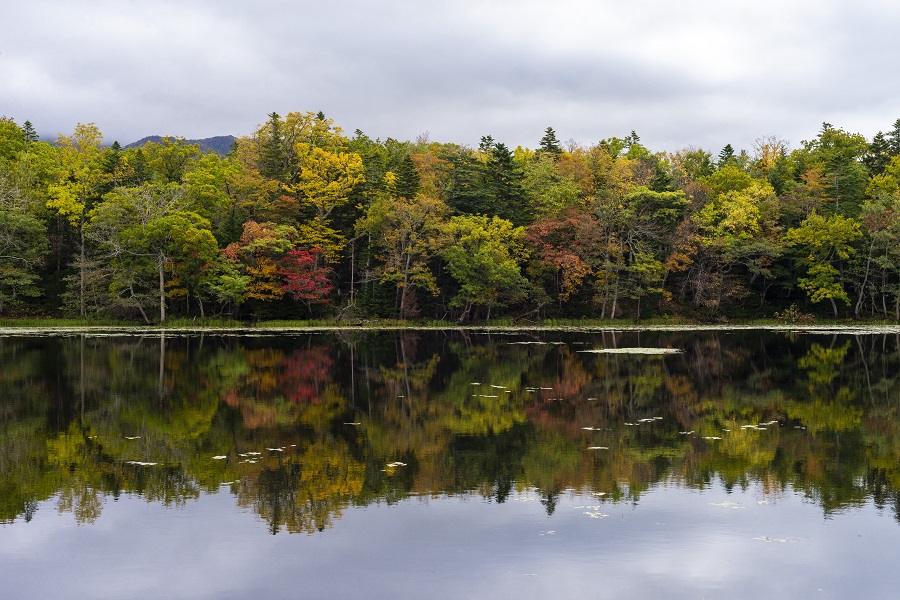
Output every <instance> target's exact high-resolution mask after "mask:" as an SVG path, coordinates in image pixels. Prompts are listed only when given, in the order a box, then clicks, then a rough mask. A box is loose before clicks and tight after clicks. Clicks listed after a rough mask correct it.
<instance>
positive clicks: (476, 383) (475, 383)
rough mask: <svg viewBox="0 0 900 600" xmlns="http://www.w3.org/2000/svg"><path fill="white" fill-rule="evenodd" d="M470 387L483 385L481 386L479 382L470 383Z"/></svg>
mask: <svg viewBox="0 0 900 600" xmlns="http://www.w3.org/2000/svg"><path fill="white" fill-rule="evenodd" d="M469 385H481V384H480V383H478V382H473V383H470V384H469Z"/></svg>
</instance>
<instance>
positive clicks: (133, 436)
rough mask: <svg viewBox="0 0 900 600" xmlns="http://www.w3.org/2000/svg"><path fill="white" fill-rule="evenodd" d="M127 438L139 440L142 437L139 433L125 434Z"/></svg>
mask: <svg viewBox="0 0 900 600" xmlns="http://www.w3.org/2000/svg"><path fill="white" fill-rule="evenodd" d="M125 439H126V440H139V439H141V436H139V435H131V436H129V435H126V436H125Z"/></svg>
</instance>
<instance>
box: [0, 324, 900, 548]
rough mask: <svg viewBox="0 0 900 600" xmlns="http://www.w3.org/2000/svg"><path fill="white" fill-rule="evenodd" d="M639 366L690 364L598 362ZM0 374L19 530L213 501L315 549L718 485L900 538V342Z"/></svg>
mask: <svg viewBox="0 0 900 600" xmlns="http://www.w3.org/2000/svg"><path fill="white" fill-rule="evenodd" d="M637 346H640V347H645V348H647V347H660V348H678V349H682V350H683V352H682V353H680V354H671V355H648V354H628V353H615V354H596V353H586V352H581V350H585V349H591V348H628V347H637ZM0 365H2V371H0V412H2V419H0V423H2V424H0V522H6V523H8V522H11V521H16V520H24V521H29V520H31V519H32V517H33V516H34V514H35V510H37V507H38V505H39V503H40V502H42V501H44V500H48V499H54V500H55V502H56V507H57V509H58V510H59V511H60V512H67V513H71V514H73V515H74V517H75V518H76V520H77V521H78V522H79V523H82V524H88V523H94V522H95V521H97V520H98V519H102V512H103V508H104V502H105V500H106V499H109V498H117V497H119V496H120V495H122V494H129V495H135V496H140V497H142V498H144V499H146V500H147V501H148V502H153V503H159V504H162V505H165V506H182V505H184V504H185V503H186V502H187V501H189V500H192V499H195V498H198V497H199V496H200V494H201V493H204V492H207V493H230V494H233V495H234V496H235V498H236V503H237V505H238V506H239V507H242V508H244V509H247V510H250V511H252V512H253V513H255V514H257V515H259V516H260V517H261V518H262V519H264V520H265V521H266V523H268V526H269V529H270V531H271V532H272V533H277V532H278V531H282V530H283V531H288V532H304V533H315V532H317V531H321V530H323V529H325V528H328V527H330V526H331V525H332V524H333V523H334V522H335V521H336V520H338V519H340V518H341V516H342V514H343V513H344V512H345V511H346V509H347V508H348V507H350V506H364V505H367V504H370V503H373V502H387V503H395V502H398V501H400V500H402V499H405V498H408V497H412V496H428V495H435V494H458V495H464V494H475V495H479V496H481V497H484V498H486V499H489V500H490V501H492V502H497V503H503V502H505V501H507V500H508V499H509V498H510V496H511V494H513V493H514V492H523V491H526V490H536V491H537V493H538V495H539V496H540V499H541V502H542V504H543V506H544V508H545V510H546V512H547V514H553V513H554V511H555V510H556V508H557V506H558V503H559V499H560V497H561V495H562V494H564V493H579V494H594V495H595V497H597V499H598V500H597V502H598V505H602V504H604V503H617V502H623V501H630V502H639V501H640V499H641V496H642V494H644V493H645V492H646V491H647V490H648V489H650V488H652V487H654V486H656V485H658V484H660V483H661V482H666V483H667V484H668V483H675V484H677V485H681V486H686V487H689V488H699V489H702V488H707V487H709V486H710V485H711V482H713V481H721V482H723V484H724V486H725V487H726V489H735V488H740V489H742V490H747V489H748V488H749V487H750V486H751V485H758V486H760V487H761V489H763V490H764V493H765V494H767V495H769V496H771V497H773V498H777V497H778V496H779V495H782V494H784V493H785V490H788V489H790V490H792V492H791V493H795V492H799V493H800V494H802V495H804V496H805V497H806V498H808V499H809V500H811V501H814V502H815V503H817V504H818V505H819V506H821V508H822V510H823V512H824V513H825V514H826V515H829V514H831V513H833V512H835V511H841V510H843V509H847V508H850V507H855V506H861V505H863V504H864V503H865V502H867V501H870V500H871V501H873V502H874V503H875V504H876V505H877V506H878V507H879V508H883V509H889V510H890V511H891V512H892V513H893V514H894V515H895V517H896V515H898V514H900V501H898V494H897V490H898V485H900V477H898V475H900V419H898V414H897V412H898V406H900V401H898V400H900V382H898V377H900V341H898V338H897V337H896V336H894V335H885V334H878V335H839V334H796V333H795V334H791V333H785V332H764V331H738V332H724V331H723V332H682V333H672V332H665V333H663V332H646V331H645V332H640V333H637V332H616V333H612V332H596V333H585V332H581V333H579V332H569V333H562V332H547V333H542V334H528V333H509V334H497V333H493V334H488V333H471V332H459V331H448V332H425V331H418V332H380V333H378V332H353V333H346V332H342V333H339V334H337V333H336V334H302V335H281V336H269V337H241V336H216V335H204V334H190V335H173V334H162V335H152V336H144V337H141V336H119V337H116V336H107V337H93V336H90V335H77V336H70V337H44V338H28V337H15V336H7V337H0ZM596 512H597V513H598V514H602V513H601V511H600V510H597V511H596Z"/></svg>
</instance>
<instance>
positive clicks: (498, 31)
mask: <svg viewBox="0 0 900 600" xmlns="http://www.w3.org/2000/svg"><path fill="white" fill-rule="evenodd" d="M6 4H7V6H5V7H4V10H3V12H4V16H3V21H4V26H3V28H2V32H0V82H2V83H0V114H5V115H6V116H8V117H12V118H14V119H15V120H16V121H17V122H18V123H20V124H21V123H22V122H24V121H25V120H26V119H28V120H30V121H31V122H32V123H33V124H34V125H35V127H36V129H37V130H38V132H39V133H40V134H41V135H44V136H54V137H55V135H56V134H57V133H59V132H63V133H70V132H71V131H72V129H73V128H74V126H75V124H76V123H78V122H91V121H92V122H94V123H96V124H97V125H98V127H100V129H101V131H103V133H104V134H105V136H106V141H107V142H108V143H111V142H112V141H113V140H115V139H118V140H119V141H121V142H122V143H123V144H124V143H128V142H132V141H135V140H137V139H139V138H141V137H143V136H145V135H152V134H159V135H166V134H168V135H177V136H183V137H186V138H202V137H209V136H214V135H223V134H233V135H245V134H248V133H250V132H252V131H253V130H254V129H255V127H256V125H257V124H259V123H262V122H263V121H265V120H266V115H267V114H268V113H270V112H272V111H276V112H278V113H280V114H282V115H283V114H285V113H287V112H291V111H301V112H302V111H308V110H311V111H320V110H321V111H323V112H324V113H325V114H326V115H328V116H330V117H333V118H334V119H335V121H336V122H337V124H338V125H340V126H341V127H343V128H344V130H345V131H347V132H353V131H354V130H356V129H361V130H363V131H364V132H365V133H367V134H368V135H369V136H371V137H373V138H375V137H380V138H382V139H383V138H386V137H394V138H398V139H401V140H405V139H415V138H416V137H417V136H418V135H420V134H422V133H425V132H427V133H428V134H429V137H430V138H431V139H432V140H437V141H452V142H458V143H462V144H468V145H476V144H477V143H478V140H479V138H480V137H481V136H482V135H486V134H491V135H493V136H494V138H496V139H498V140H499V141H502V142H505V143H506V144H507V145H509V146H513V147H514V146H517V145H523V146H529V147H532V148H533V147H535V146H536V145H537V144H538V141H539V140H540V137H541V135H542V133H543V131H544V129H545V128H546V127H547V126H548V125H549V126H552V127H554V129H555V130H556V132H557V136H558V137H559V138H560V139H561V140H569V139H572V140H575V141H576V142H578V143H581V144H591V143H595V142H597V141H599V140H600V139H602V138H605V137H610V136H620V137H621V136H625V135H627V134H628V133H629V132H630V131H631V130H635V131H637V133H638V134H639V135H640V136H641V139H642V142H643V143H645V144H646V145H647V146H649V147H650V148H651V149H654V150H671V151H674V150H676V149H679V148H683V147H687V146H695V147H702V148H705V149H707V150H709V151H712V152H713V153H717V152H718V151H719V149H721V147H722V146H724V145H725V144H726V143H731V144H732V145H734V146H735V147H737V148H747V149H750V148H751V147H752V144H753V141H754V140H755V139H757V138H759V137H762V136H766V135H777V136H780V137H781V138H783V139H785V140H787V141H788V142H790V144H791V146H792V147H796V146H797V145H798V144H799V143H800V141H801V140H804V139H810V138H812V137H815V135H816V133H817V132H818V130H819V128H820V126H821V123H822V122H823V121H828V122H830V123H832V124H834V125H835V126H836V127H841V128H843V129H846V130H849V131H853V132H858V133H862V134H864V135H865V136H866V137H869V138H870V137H871V136H872V135H873V134H874V133H876V132H877V131H879V130H888V129H890V128H891V126H892V124H893V122H894V121H895V120H896V119H897V118H900V101H898V100H900V78H898V77H897V76H896V73H897V67H898V65H900V37H898V35H897V33H896V27H897V24H898V23H900V3H898V2H896V1H895V0H855V1H849V0H846V1H845V0H752V1H747V0H680V1H678V2H673V1H672V0H666V1H662V0H618V1H615V2H613V1H609V0H593V1H591V0H555V1H554V2H552V3H551V2H548V1H542V2H536V1H534V0H444V1H443V2H432V1H429V0H393V1H392V2H379V1H378V0H343V1H341V2H327V1H325V2H323V1H321V0H320V1H316V2H311V1H307V0H301V1H277V0H257V1H255V2H247V1H246V0H180V1H171V2H170V1H166V0H140V1H135V0H115V1H109V0H90V1H85V0H29V1H28V2H8V3H6Z"/></svg>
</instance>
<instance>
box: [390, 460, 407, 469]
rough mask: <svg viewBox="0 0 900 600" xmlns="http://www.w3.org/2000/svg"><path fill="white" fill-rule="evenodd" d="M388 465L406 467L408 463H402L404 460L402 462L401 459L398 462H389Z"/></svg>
mask: <svg viewBox="0 0 900 600" xmlns="http://www.w3.org/2000/svg"><path fill="white" fill-rule="evenodd" d="M387 466H388V467H391V468H394V467H405V466H406V463H402V462H400V461H397V462H392V463H388V464H387Z"/></svg>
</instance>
